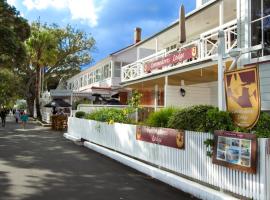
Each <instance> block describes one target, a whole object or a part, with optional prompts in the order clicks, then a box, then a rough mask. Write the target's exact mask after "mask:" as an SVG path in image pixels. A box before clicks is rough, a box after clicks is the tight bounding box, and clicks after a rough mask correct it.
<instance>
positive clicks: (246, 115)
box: [224, 66, 261, 129]
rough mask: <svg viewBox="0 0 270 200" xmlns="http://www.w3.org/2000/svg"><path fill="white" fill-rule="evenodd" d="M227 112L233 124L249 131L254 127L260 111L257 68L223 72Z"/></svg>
mask: <svg viewBox="0 0 270 200" xmlns="http://www.w3.org/2000/svg"><path fill="white" fill-rule="evenodd" d="M224 80H225V92H226V103H227V110H228V111H229V112H230V113H231V114H232V118H233V121H234V123H235V124H236V125H237V126H239V127H242V128H247V129H251V128H252V127H253V126H255V125H256V123H257V121H258V119H259V116H260V111H261V100H260V96H261V95H260V88H259V75H258V70H257V67H256V66H254V67H249V68H243V69H240V70H235V71H229V72H225V77H224Z"/></svg>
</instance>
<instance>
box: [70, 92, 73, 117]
mask: <svg viewBox="0 0 270 200" xmlns="http://www.w3.org/2000/svg"><path fill="white" fill-rule="evenodd" d="M72 102H73V92H72V91H71V95H70V105H71V109H70V117H72V104H73V103H72Z"/></svg>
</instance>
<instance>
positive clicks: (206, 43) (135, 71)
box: [121, 20, 237, 82]
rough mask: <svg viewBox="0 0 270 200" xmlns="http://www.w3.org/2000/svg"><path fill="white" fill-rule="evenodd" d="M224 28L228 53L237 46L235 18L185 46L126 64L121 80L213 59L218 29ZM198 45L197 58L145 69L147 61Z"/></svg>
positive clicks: (122, 70) (124, 80)
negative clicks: (159, 67)
mask: <svg viewBox="0 0 270 200" xmlns="http://www.w3.org/2000/svg"><path fill="white" fill-rule="evenodd" d="M220 29H223V30H224V34H225V52H226V53H228V52H229V51H230V50H231V49H233V48H236V47H237V21H236V20H233V21H231V22H229V23H226V24H224V25H223V26H219V27H217V28H215V29H212V30H210V31H207V32H205V33H202V34H201V35H200V37H199V38H198V39H197V40H194V41H192V42H190V43H188V44H186V45H184V46H181V47H180V49H179V50H174V51H166V50H165V49H164V50H162V51H159V52H157V53H155V54H152V55H150V56H148V57H145V58H143V59H140V60H137V61H136V62H134V63H131V64H129V65H126V66H124V67H122V68H121V81H122V82H127V81H131V80H136V79H139V78H143V77H145V76H149V75H152V74H156V73H161V72H164V71H166V70H170V69H172V68H178V67H182V66H185V65H188V64H192V63H196V62H200V61H203V60H207V59H211V58H213V57H215V56H217V50H218V31H219V30H220ZM191 47H196V51H197V56H196V58H191V59H186V60H183V61H181V62H179V63H177V65H176V64H169V65H167V66H163V67H162V69H158V70H153V71H151V72H149V71H146V70H145V65H146V63H151V62H155V61H158V60H160V59H162V58H165V57H166V58H167V56H169V55H171V54H173V53H177V52H182V51H184V50H185V49H187V48H191Z"/></svg>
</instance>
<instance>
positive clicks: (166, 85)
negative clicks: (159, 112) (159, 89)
mask: <svg viewBox="0 0 270 200" xmlns="http://www.w3.org/2000/svg"><path fill="white" fill-rule="evenodd" d="M167 87H168V76H165V84H164V107H167Z"/></svg>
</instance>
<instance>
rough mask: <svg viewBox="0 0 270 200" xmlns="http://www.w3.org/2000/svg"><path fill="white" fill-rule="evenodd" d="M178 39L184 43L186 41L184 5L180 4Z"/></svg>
mask: <svg viewBox="0 0 270 200" xmlns="http://www.w3.org/2000/svg"><path fill="white" fill-rule="evenodd" d="M179 28H180V30H179V34H180V37H179V41H180V43H184V42H185V41H186V16H185V7H184V5H183V4H182V5H181V8H180V11H179Z"/></svg>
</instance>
